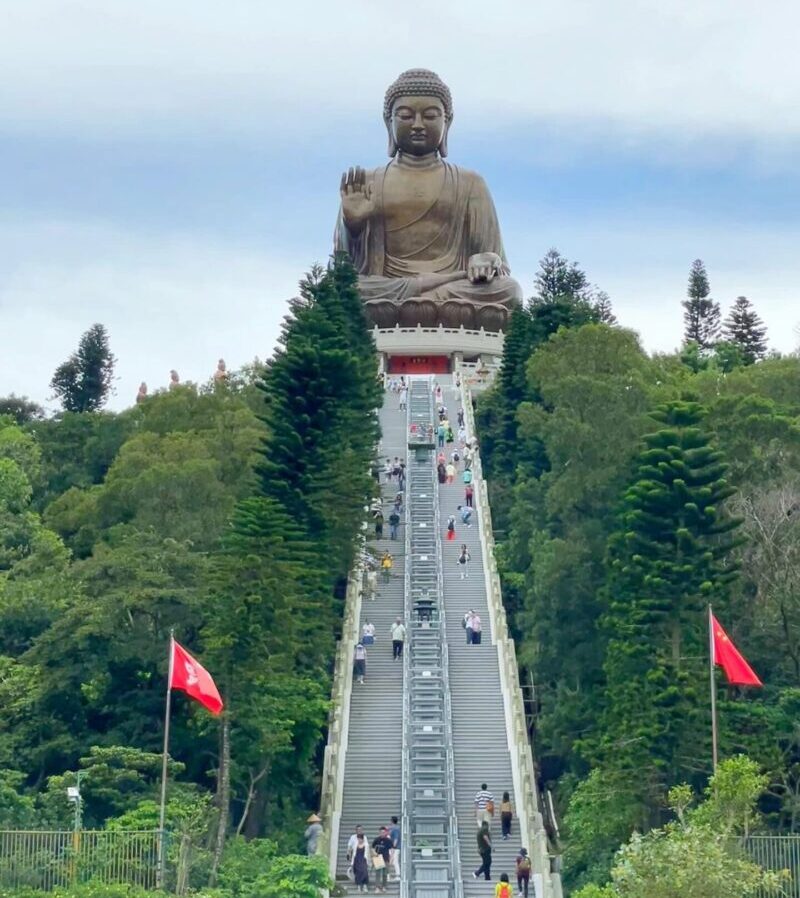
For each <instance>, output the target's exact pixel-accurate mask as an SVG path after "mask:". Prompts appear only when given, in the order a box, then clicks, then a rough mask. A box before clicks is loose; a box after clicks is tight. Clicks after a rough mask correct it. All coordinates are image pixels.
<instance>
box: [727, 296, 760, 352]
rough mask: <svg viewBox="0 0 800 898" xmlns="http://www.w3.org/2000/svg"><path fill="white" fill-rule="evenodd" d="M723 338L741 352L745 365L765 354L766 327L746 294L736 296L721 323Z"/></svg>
mask: <svg viewBox="0 0 800 898" xmlns="http://www.w3.org/2000/svg"><path fill="white" fill-rule="evenodd" d="M722 332H723V334H724V335H725V339H726V340H727V341H729V342H730V343H734V344H735V345H736V346H738V347H739V349H740V350H741V352H742V357H743V359H744V363H745V364H746V365H752V364H754V363H755V362H757V361H759V359H763V358H764V356H765V355H766V354H767V341H766V335H767V329H766V327H764V322H763V321H762V320H761V319H760V318H759V317H758V315H757V314H756V312H755V309H753V306H752V304H751V302H750V300H749V299H748V298H747V297H746V296H739V297H737V298H736V302H734V304H733V306H732V307H731V310H730V312H729V313H728V317H727V318H726V319H725V322H724V323H723V325H722Z"/></svg>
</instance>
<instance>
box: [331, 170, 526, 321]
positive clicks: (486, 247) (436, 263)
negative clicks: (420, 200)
mask: <svg viewBox="0 0 800 898" xmlns="http://www.w3.org/2000/svg"><path fill="white" fill-rule="evenodd" d="M391 164H392V163H389V165H391ZM443 164H444V167H445V176H444V183H443V186H442V190H441V192H440V194H439V196H438V197H437V199H436V200H435V202H434V203H433V205H432V206H431V207H430V208H429V209H428V210H427V212H426V213H424V214H423V216H422V219H425V218H427V217H428V216H429V215H433V214H434V213H435V212H437V211H438V212H441V211H442V210H437V206H438V205H439V204H442V203H444V204H446V206H445V211H446V210H448V209H449V214H447V215H446V217H445V218H444V224H443V225H442V227H441V229H440V230H439V232H438V234H437V235H436V236H435V238H434V239H433V240H430V238H429V236H427V237H425V238H423V237H421V236H420V237H419V239H418V240H416V241H415V240H414V233H413V231H414V225H415V224H417V223H418V222H419V221H421V220H422V219H420V218H418V219H417V220H415V221H414V222H411V223H409V224H407V225H405V226H404V227H403V228H402V230H403V231H407V232H410V233H406V234H404V235H403V242H404V243H405V244H406V247H407V249H406V252H405V253H404V254H403V255H402V256H398V255H392V254H390V253H389V251H388V249H387V240H386V233H385V219H384V213H383V184H384V178H385V175H386V170H387V167H388V166H387V167H382V168H377V169H375V170H373V171H372V172H370V173H369V174H368V180H371V181H372V185H373V186H372V190H373V197H374V199H375V202H376V207H377V208H376V214H375V215H373V216H372V218H371V219H370V221H369V222H368V223H367V225H366V226H365V228H364V229H363V230H362V231H361V232H360V233H359V234H356V235H353V234H351V233H350V231H348V229H347V226H346V225H345V223H344V219H343V217H342V211H341V208H340V209H339V217H338V220H337V222H336V233H335V239H334V248H335V250H336V251H344V252H346V253H348V254H349V256H350V258H351V259H352V260H353V264H354V266H355V268H356V270H357V271H358V273H359V289H360V291H361V295H362V297H363V299H364V301H365V302H366V303H367V305H368V306H371V305H375V304H381V305H382V304H384V303H386V302H389V303H392V304H395V303H403V302H404V301H406V300H409V299H412V298H414V297H425V298H430V299H433V300H434V301H435V302H436V303H437V304H439V303H444V302H446V301H448V300H454V301H459V300H461V301H466V302H467V303H468V304H470V305H476V304H481V305H483V304H485V303H489V304H492V305H493V306H495V307H500V308H503V307H504V308H505V309H509V308H511V307H512V306H513V305H515V304H516V303H518V302H519V300H520V299H521V290H520V286H519V284H518V283H517V282H516V281H515V280H514V279H513V278H511V277H509V276H508V272H509V269H508V264H507V262H506V256H505V251H504V249H503V241H502V239H501V237H500V227H499V225H498V223H497V213H496V212H495V208H494V203H493V202H492V197H491V195H490V193H489V190H488V188H487V187H486V184H485V182H484V180H483V178H481V177H480V175H477V174H476V173H475V172H471V171H468V170H466V169H461V168H459V167H458V166H456V165H452V164H450V163H448V162H444V163H443ZM440 217H441V216H440V215H436V218H437V219H438V218H440ZM423 233H424V232H423ZM423 239H424V243H423ZM487 252H491V253H497V255H498V256H500V258H501V259H502V260H503V264H502V267H501V269H500V272H499V273H498V274H497V275H496V276H495V277H494V278H493V279H492V280H491V281H488V282H486V283H479V284H473V283H471V281H470V280H469V279H468V278H467V262H468V260H469V258H470V256H472V255H475V254H476V253H487ZM453 274H460V275H461V277H459V278H455V279H453V280H450V281H448V282H447V283H443V284H439V285H437V286H435V287H433V288H429V289H425V287H424V286H423V284H422V283H421V278H423V277H424V276H425V275H453Z"/></svg>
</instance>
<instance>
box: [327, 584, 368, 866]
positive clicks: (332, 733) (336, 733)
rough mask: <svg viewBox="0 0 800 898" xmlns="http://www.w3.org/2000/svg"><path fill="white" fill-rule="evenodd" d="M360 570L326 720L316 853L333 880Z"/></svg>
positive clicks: (350, 590) (350, 589) (349, 597)
mask: <svg viewBox="0 0 800 898" xmlns="http://www.w3.org/2000/svg"><path fill="white" fill-rule="evenodd" d="M363 583H364V576H363V570H362V569H361V568H360V567H357V568H356V569H355V570H354V571H353V572H352V574H351V575H350V579H349V581H348V584H347V594H346V597H345V607H344V618H343V620H342V638H341V639H340V640H339V645H338V646H337V649H336V661H335V664H334V672H333V688H332V690H331V710H330V715H329V718H328V743H327V745H326V746H325V757H324V764H323V770H322V787H321V798H320V817H322V825H323V827H324V831H323V835H322V837H321V838H320V840H319V846H318V848H317V853H318V854H322V855H324V856H325V857H327V858H328V868H329V870H330V874H331V878H332V879H335V878H336V864H337V856H336V855H337V850H338V845H339V824H340V820H341V814H342V794H343V790H344V770H345V759H346V755H347V739H348V730H349V726H350V695H351V691H352V687H353V646H354V645H356V643H357V642H358V640H359V636H360V628H359V621H360V619H361V600H362V596H363Z"/></svg>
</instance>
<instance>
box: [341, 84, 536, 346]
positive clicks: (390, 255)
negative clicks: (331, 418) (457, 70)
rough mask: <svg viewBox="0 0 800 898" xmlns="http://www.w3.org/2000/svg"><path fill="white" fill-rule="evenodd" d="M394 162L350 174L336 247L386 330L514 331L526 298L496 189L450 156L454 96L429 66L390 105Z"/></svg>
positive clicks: (392, 93) (386, 113)
mask: <svg viewBox="0 0 800 898" xmlns="http://www.w3.org/2000/svg"><path fill="white" fill-rule="evenodd" d="M383 120H384V123H385V124H386V129H387V132H388V136H389V156H390V158H391V161H390V162H389V163H388V164H387V165H381V166H379V167H378V168H375V169H372V170H364V169H362V168H358V167H355V168H351V169H349V170H348V171H346V172H345V173H344V174H343V175H342V181H341V187H340V192H341V208H340V211H339V218H338V221H337V223H336V233H335V237H334V249H335V250H336V251H337V252H346V253H347V254H348V255H349V256H350V258H351V259H352V261H353V264H354V265H355V268H356V270H357V271H358V273H359V279H358V281H359V290H360V292H361V295H362V297H363V299H364V302H365V304H366V307H367V314H368V316H369V318H370V320H371V321H372V322H373V323H375V324H377V325H378V327H383V328H387V327H394V326H395V325H397V324H399V325H401V326H412V327H413V326H416V325H418V324H419V325H422V326H423V327H435V326H437V325H439V324H442V325H444V326H445V327H455V328H457V327H460V326H463V327H465V328H470V329H472V328H480V327H483V328H484V329H485V330H487V331H499V330H503V329H505V326H506V323H507V321H508V316H509V314H510V312H511V309H512V308H514V307H515V306H517V305H519V304H520V302H521V300H522V290H521V288H520V285H519V284H518V283H517V282H516V281H515V280H514V279H513V278H512V277H510V270H509V267H508V263H507V261H506V256H505V252H504V250H503V241H502V239H501V236H500V226H499V224H498V222H497V213H496V212H495V208H494V203H493V202H492V197H491V194H490V193H489V189H488V188H487V186H486V183H485V182H484V180H483V178H481V177H480V175H478V174H476V173H475V172H472V171H468V170H467V169H464V168H459V167H458V166H457V165H453V164H452V163H450V162H446V161H445V157H446V156H447V135H448V131H449V129H450V125H451V123H452V121H453V101H452V97H451V96H450V90H449V88H448V87H447V85H446V84H445V83H444V82H443V81H442V80H441V78H439V76H438V75H437V74H436V73H435V72H431V71H429V70H428V69H409V70H408V71H407V72H403V74H402V75H400V77H399V78H398V79H397V80H396V81H395V82H394V84H392V85H390V87H389V89H388V90H387V91H386V96H385V99H384V104H383Z"/></svg>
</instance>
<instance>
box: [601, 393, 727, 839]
mask: <svg viewBox="0 0 800 898" xmlns="http://www.w3.org/2000/svg"><path fill="white" fill-rule="evenodd" d="M651 417H652V418H653V420H654V421H655V422H656V424H657V425H658V429H657V430H655V431H654V432H652V433H649V434H648V435H646V436H645V437H644V444H645V445H644V448H643V450H642V452H641V454H640V457H639V467H638V474H637V477H636V480H635V481H634V482H633V483H632V484H631V485H630V487H629V488H628V490H627V492H626V493H625V496H624V500H623V505H622V510H621V512H620V515H619V523H618V528H617V531H616V533H615V534H614V535H612V537H611V539H610V540H609V549H608V557H607V581H606V589H605V594H606V600H607V602H608V611H607V613H606V615H605V619H604V630H605V633H606V636H607V639H608V644H607V648H606V657H605V665H604V667H605V673H606V678H607V690H606V703H605V709H604V712H603V714H602V722H601V727H600V729H601V732H602V734H603V736H602V744H601V746H600V750H599V752H598V753H597V754H598V756H599V757H600V758H602V762H603V764H604V766H606V767H609V768H612V769H615V770H617V771H619V772H622V773H624V774H625V775H626V776H628V777H629V778H630V781H631V783H632V784H634V785H635V789H636V791H637V792H638V795H639V799H640V801H641V803H642V806H643V807H644V808H649V809H650V810H652V809H653V808H654V807H655V803H656V802H657V801H658V798H657V796H659V795H661V794H663V790H664V787H665V785H669V784H672V783H674V782H677V781H679V779H680V778H681V777H686V776H691V775H693V774H694V773H695V772H696V771H697V770H698V769H702V768H703V765H704V762H705V761H706V749H707V745H706V743H707V731H708V726H707V723H708V720H707V717H708V712H707V708H706V706H705V692H704V686H705V685H707V684H706V676H707V668H706V665H707V654H706V653H707V630H706V617H705V614H704V609H705V607H706V604H707V603H708V602H717V603H718V602H719V601H720V600H722V599H724V598H725V596H726V593H727V590H728V587H729V585H730V583H731V582H732V580H734V579H735V577H736V569H735V566H734V565H733V563H732V562H731V560H730V557H729V555H730V551H731V549H732V548H733V546H734V544H735V540H734V537H733V534H732V531H733V530H734V529H735V528H736V526H738V523H739V522H738V521H737V520H735V519H732V518H730V517H729V516H728V515H727V514H726V513H725V510H724V507H723V503H724V501H725V499H727V498H728V497H729V496H730V495H731V494H732V493H733V489H732V488H731V487H729V486H728V485H727V483H726V481H725V472H726V469H727V465H726V464H725V462H724V461H723V460H722V457H721V453H720V452H718V451H716V450H715V449H714V448H713V447H712V445H711V439H710V436H709V434H708V433H707V432H706V431H705V430H704V429H703V419H704V417H705V410H704V409H703V408H702V406H700V405H698V404H697V403H695V402H690V401H672V402H669V403H666V404H664V405H662V406H660V407H659V408H658V409H657V410H656V411H655V412H653V413H652V415H651ZM632 822H634V823H635V822H639V821H632Z"/></svg>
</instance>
